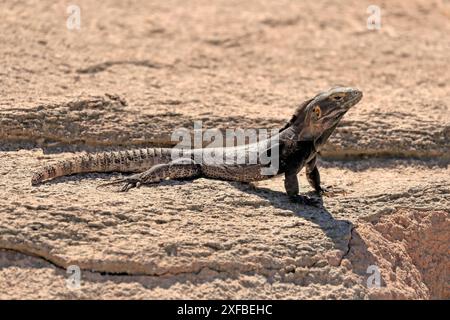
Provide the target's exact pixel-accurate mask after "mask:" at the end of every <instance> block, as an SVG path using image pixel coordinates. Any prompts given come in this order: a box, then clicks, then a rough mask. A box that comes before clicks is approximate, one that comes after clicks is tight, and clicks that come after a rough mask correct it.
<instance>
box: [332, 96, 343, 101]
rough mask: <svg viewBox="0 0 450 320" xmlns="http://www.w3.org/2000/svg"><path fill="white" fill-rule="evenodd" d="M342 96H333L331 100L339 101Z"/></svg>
mask: <svg viewBox="0 0 450 320" xmlns="http://www.w3.org/2000/svg"><path fill="white" fill-rule="evenodd" d="M342 98H343V96H334V97H333V100H335V101H339V100H341V99H342Z"/></svg>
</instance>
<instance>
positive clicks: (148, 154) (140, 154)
mask: <svg viewBox="0 0 450 320" xmlns="http://www.w3.org/2000/svg"><path fill="white" fill-rule="evenodd" d="M171 151H172V150H171V149H167V148H147V149H136V150H127V151H112V152H102V153H95V154H84V155H81V156H77V157H74V158H72V159H69V160H62V161H59V162H57V163H55V164H53V165H47V166H45V167H43V168H41V169H39V170H38V171H36V172H35V173H34V174H33V177H32V178H31V184H32V185H37V184H40V183H41V182H43V181H46V180H50V179H54V178H57V177H62V176H68V175H72V174H76V173H88V172H142V171H145V170H147V169H149V168H151V167H152V166H154V165H155V164H159V163H167V162H169V161H170V157H171Z"/></svg>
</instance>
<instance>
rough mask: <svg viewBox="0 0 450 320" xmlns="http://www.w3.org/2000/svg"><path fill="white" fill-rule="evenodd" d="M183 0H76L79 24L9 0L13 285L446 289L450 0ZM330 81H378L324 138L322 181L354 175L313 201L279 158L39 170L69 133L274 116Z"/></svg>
mask: <svg viewBox="0 0 450 320" xmlns="http://www.w3.org/2000/svg"><path fill="white" fill-rule="evenodd" d="M178 2H179V1H175V2H170V3H162V2H150V1H149V2H142V3H140V4H139V5H132V4H128V3H127V4H125V3H122V2H120V1H116V0H111V1H106V2H104V3H102V4H93V3H91V2H90V1H77V4H78V5H79V6H80V8H81V14H82V20H81V21H82V25H81V29H80V30H68V29H67V28H66V19H67V13H66V7H65V4H63V3H51V2H49V1H40V2H39V3H33V4H17V3H14V4H13V3H11V4H9V3H5V4H4V8H2V10H1V12H0V28H1V29H2V30H6V32H2V33H1V34H0V41H1V43H2V44H4V45H2V46H0V65H2V66H3V69H2V70H0V95H1V99H0V190H1V193H0V298H1V299H8V298H16V299H20V298H42V299H44V298H51V299H76V298H103V299H106V298H118V299H126V298H133V299H144V298H145V299H146V298H164V299H168V298H230V299H239V298H260V299H266V298H273V299H380V298H387V299H429V298H441V299H448V298H450V287H449V285H448V283H449V281H448V279H449V275H448V270H450V265H449V264H450V261H449V256H450V255H449V252H448V244H449V243H450V239H449V237H450V232H449V231H450V230H449V228H450V223H449V215H450V169H449V168H448V160H449V159H450V153H449V152H450V151H449V150H450V112H449V101H450V90H449V83H450V73H449V72H445V70H447V69H448V65H449V64H450V56H449V54H448V52H450V47H449V43H448V41H447V42H446V41H442V39H445V38H446V37H447V35H448V34H449V32H450V22H449V20H448V8H447V7H448V6H446V5H445V4H444V3H443V2H439V1H420V0H415V1H409V2H408V4H407V5H406V4H404V3H403V2H402V1H390V2H389V4H387V3H386V4H385V5H384V6H383V7H382V13H383V16H382V19H383V20H382V21H383V22H382V23H383V24H382V28H381V30H379V31H370V30H367V28H366V20H367V13H366V9H367V6H368V5H370V4H371V3H370V2H361V1H353V0H349V1H346V4H345V5H343V4H341V3H340V2H339V3H338V2H336V3H330V2H328V1H315V2H314V3H311V4H306V3H303V2H298V1H294V2H292V1H270V2H264V4H263V3H262V2H261V3H260V2H253V1H250V2H245V3H243V2H240V1H239V2H238V1H231V2H230V1H217V2H215V5H214V6H212V5H210V2H209V1H199V2H196V5H195V6H194V5H193V4H192V5H190V4H186V3H185V2H183V4H184V6H183V5H181V2H180V3H178ZM237 7H238V8H239V10H236V8H237ZM125 13H126V14H125ZM118 17H120V19H118ZM179 21H183V23H182V24H180V23H179ZM419 24H420V28H419V27H418V25H419ZM335 84H345V85H352V86H357V87H359V88H360V89H362V90H363V92H364V99H363V100H362V101H361V102H360V103H359V104H358V105H357V106H356V107H355V108H354V109H352V110H351V111H350V112H349V113H348V114H347V115H346V116H345V118H344V119H343V121H342V123H341V125H340V126H339V127H338V128H337V130H336V132H335V134H334V135H333V136H332V138H331V139H330V141H329V143H328V144H327V146H326V147H325V149H324V150H323V152H322V156H323V160H322V161H321V163H320V167H321V169H320V171H321V176H322V180H323V182H324V184H325V185H331V186H334V187H336V190H338V191H339V190H343V191H345V192H337V193H336V194H335V195H333V196H330V197H324V198H323V203H322V205H321V206H319V207H318V208H315V207H309V206H302V205H296V204H292V203H290V202H289V201H288V199H287V197H286V195H285V194H284V191H283V180H282V177H280V178H276V179H273V180H270V181H265V182H261V183H258V184H257V186H256V188H254V187H252V186H248V185H244V184H240V183H232V182H224V181H215V180H207V179H197V180H194V181H185V182H176V181H167V182H164V183H161V184H160V185H157V186H151V187H142V188H140V189H136V190H132V191H130V192H129V193H117V192H116V191H115V189H114V188H101V189H97V186H98V185H99V184H100V183H102V182H105V181H108V180H111V179H113V178H116V177H117V176H118V174H86V175H77V176H71V177H63V178H60V179H57V180H55V181H52V182H49V183H46V184H43V185H40V186H38V187H32V186H31V184H30V179H31V175H32V172H33V170H35V169H37V168H39V167H40V166H42V165H43V164H47V163H51V162H54V161H58V160H61V159H64V158H68V157H71V156H73V154H74V152H81V151H101V150H105V149H116V148H124V147H127V146H130V145H132V146H141V145H172V144H173V141H172V140H171V134H172V132H173V131H174V129H176V128H179V127H186V128H192V125H193V122H194V121H198V120H201V121H202V123H203V128H221V129H225V128H236V127H240V128H267V129H271V128H278V127H280V126H281V125H283V124H284V123H285V121H287V120H288V119H289V117H290V115H291V113H292V111H293V110H294V108H295V106H296V105H297V104H298V103H300V102H301V101H303V100H304V99H306V98H309V97H311V96H312V95H315V94H316V93H317V92H319V91H321V90H324V89H327V88H328V87H330V86H333V85H335ZM301 186H302V192H304V193H307V194H309V195H311V196H314V195H313V194H312V190H311V188H310V187H309V186H308V183H307V181H306V179H305V178H304V174H303V173H302V174H301ZM70 266H76V267H78V268H80V272H81V287H80V288H73V287H71V286H70V283H68V282H67V281H68V279H70V274H68V273H67V272H66V271H67V268H69V267H70ZM377 275H379V277H377ZM378 280H379V283H380V286H379V287H378V286H377V283H378Z"/></svg>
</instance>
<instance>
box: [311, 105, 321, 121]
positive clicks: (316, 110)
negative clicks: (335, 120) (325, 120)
mask: <svg viewBox="0 0 450 320" xmlns="http://www.w3.org/2000/svg"><path fill="white" fill-rule="evenodd" d="M313 112H314V114H315V115H316V118H317V119H319V118H320V116H321V115H322V110H320V107H319V106H315V107H314V109H313Z"/></svg>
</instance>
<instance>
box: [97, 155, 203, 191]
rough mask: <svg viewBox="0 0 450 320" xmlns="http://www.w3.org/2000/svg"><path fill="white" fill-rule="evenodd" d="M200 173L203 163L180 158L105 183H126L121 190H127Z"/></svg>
mask: <svg viewBox="0 0 450 320" xmlns="http://www.w3.org/2000/svg"><path fill="white" fill-rule="evenodd" d="M200 174H201V165H199V164H197V163H195V162H194V160H192V159H189V158H180V159H177V160H174V161H172V162H169V163H163V164H157V165H155V166H153V167H151V168H150V169H148V170H147V171H144V172H142V173H137V174H133V175H131V176H129V177H126V178H124V179H120V180H117V181H113V182H111V183H106V184H103V185H111V184H118V183H124V185H123V187H122V188H121V189H120V191H123V192H126V191H128V190H130V189H131V188H138V187H139V186H141V185H142V184H151V183H158V182H160V181H162V180H166V179H187V178H194V177H197V176H199V175H200Z"/></svg>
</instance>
